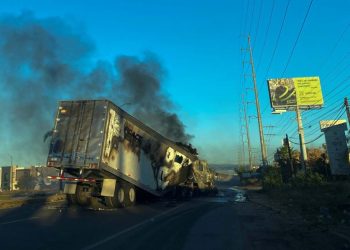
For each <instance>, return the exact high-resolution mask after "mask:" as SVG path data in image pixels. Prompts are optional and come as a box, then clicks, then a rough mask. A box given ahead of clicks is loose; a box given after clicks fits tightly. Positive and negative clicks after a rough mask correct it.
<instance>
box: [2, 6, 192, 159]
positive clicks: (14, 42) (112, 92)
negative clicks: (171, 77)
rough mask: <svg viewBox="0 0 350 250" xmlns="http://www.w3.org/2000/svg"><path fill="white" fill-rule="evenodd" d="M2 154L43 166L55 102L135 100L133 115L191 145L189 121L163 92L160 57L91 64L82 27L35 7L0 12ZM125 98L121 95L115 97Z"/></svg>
mask: <svg viewBox="0 0 350 250" xmlns="http://www.w3.org/2000/svg"><path fill="white" fill-rule="evenodd" d="M0 34H1V35H0V87H1V91H0V109H1V117H0V131H1V132H0V157H1V158H2V159H0V161H1V162H7V160H4V158H10V155H11V156H12V157H13V159H14V163H20V164H24V165H28V164H35V163H42V162H44V161H45V157H46V154H47V145H46V144H43V143H42V138H43V136H44V134H45V132H46V131H48V130H50V129H51V128H52V125H53V123H54V121H53V119H54V113H55V110H56V108H57V102H58V101H59V100H62V99H93V98H108V99H111V100H112V101H115V102H116V103H117V104H121V103H125V102H130V103H132V107H133V110H134V112H135V113H134V115H135V116H136V117H137V118H139V119H140V120H141V121H144V122H145V123H146V124H148V125H149V126H151V127H153V128H154V129H156V130H158V131H159V132H160V133H161V134H163V135H165V136H167V137H169V138H170V139H173V140H175V141H182V142H188V140H189V139H190V138H191V137H190V136H189V135H187V134H186V133H185V129H184V125H183V123H182V122H181V121H180V120H179V118H178V116H177V115H176V114H174V113H171V112H168V110H171V109H172V103H171V102H170V100H169V99H168V98H166V96H164V95H163V94H162V92H161V80H163V79H162V77H163V75H164V72H163V69H162V67H161V66H160V64H159V62H158V61H157V60H156V59H155V57H150V56H146V57H145V58H144V59H142V60H140V59H137V58H134V57H126V56H122V57H118V58H117V59H116V65H115V66H116V67H115V66H114V65H113V64H111V63H109V62H104V61H99V62H97V63H92V60H91V56H92V55H93V53H94V44H93V43H92V42H91V40H90V39H89V38H88V36H87V35H86V34H84V33H83V32H82V31H80V30H79V27H72V26H70V25H68V24H67V23H66V22H65V21H64V20H62V19H61V18H58V17H54V18H37V17H35V15H33V13H31V12H25V13H22V14H20V15H17V16H14V15H6V16H2V17H0ZM120 95H122V96H123V98H122V99H121V100H120V99H116V96H118V97H120Z"/></svg>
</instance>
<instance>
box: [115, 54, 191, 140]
mask: <svg viewBox="0 0 350 250" xmlns="http://www.w3.org/2000/svg"><path fill="white" fill-rule="evenodd" d="M116 67H117V71H118V72H119V73H120V84H119V85H118V88H119V89H121V90H122V91H123V94H124V96H123V99H124V101H125V102H126V103H128V104H130V105H131V106H132V108H133V113H134V115H135V116H136V117H137V118H139V119H140V120H141V121H143V122H144V123H146V124H147V125H149V126H150V127H152V128H154V129H155V130H157V131H158V132H159V133H160V134H163V135H165V136H167V137H168V138H169V139H172V140H175V141H180V142H185V143H188V142H189V141H190V139H191V138H192V136H191V135H188V134H186V133H185V126H184V124H183V123H182V122H181V121H180V119H179V117H178V116H177V115H176V114H175V113H171V112H168V110H170V109H172V107H173V104H172V102H171V101H170V100H169V98H167V97H166V96H165V95H164V94H163V93H162V91H161V82H162V78H163V75H164V70H163V69H162V67H161V65H160V63H159V62H158V60H157V59H156V58H155V56H154V55H151V54H147V55H146V56H145V58H144V60H142V61H141V60H139V59H138V58H136V57H130V56H120V57H118V58H117V60H116Z"/></svg>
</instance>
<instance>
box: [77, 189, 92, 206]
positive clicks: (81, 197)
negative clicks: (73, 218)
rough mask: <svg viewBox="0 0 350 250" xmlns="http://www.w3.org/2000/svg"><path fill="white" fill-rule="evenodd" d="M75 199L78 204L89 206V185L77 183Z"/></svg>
mask: <svg viewBox="0 0 350 250" xmlns="http://www.w3.org/2000/svg"><path fill="white" fill-rule="evenodd" d="M75 199H76V201H77V203H78V204H79V205H80V206H83V207H86V206H89V205H90V204H91V187H90V186H87V185H82V184H78V185H77V189H76V191H75Z"/></svg>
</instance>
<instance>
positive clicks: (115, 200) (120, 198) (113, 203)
mask: <svg viewBox="0 0 350 250" xmlns="http://www.w3.org/2000/svg"><path fill="white" fill-rule="evenodd" d="M125 193H126V192H125V188H124V186H123V185H121V184H118V185H117V186H116V188H115V191H114V196H113V197H105V200H106V204H107V206H108V207H109V208H117V207H118V208H122V207H125V197H126V195H125Z"/></svg>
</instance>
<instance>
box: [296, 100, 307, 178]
mask: <svg viewBox="0 0 350 250" xmlns="http://www.w3.org/2000/svg"><path fill="white" fill-rule="evenodd" d="M295 112H296V113H297V122H298V134H299V142H300V156H301V165H302V167H303V169H304V171H305V174H306V161H307V152H306V146H305V138H304V128H303V122H302V119H301V114H300V109H299V106H298V105H296V109H295Z"/></svg>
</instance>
